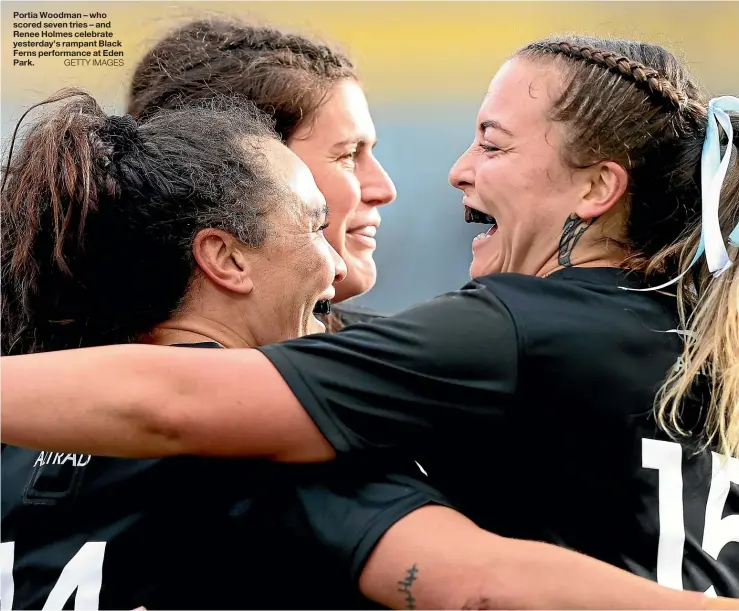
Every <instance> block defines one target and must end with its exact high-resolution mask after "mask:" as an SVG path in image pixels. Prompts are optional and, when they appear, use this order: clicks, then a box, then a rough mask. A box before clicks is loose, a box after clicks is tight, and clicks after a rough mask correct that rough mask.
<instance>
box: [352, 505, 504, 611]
mask: <svg viewBox="0 0 739 611" xmlns="http://www.w3.org/2000/svg"><path fill="white" fill-rule="evenodd" d="M501 541H503V539H501V538H500V537H497V536H495V535H493V534H491V533H489V532H487V531H484V530H482V529H480V528H478V527H477V526H476V525H475V524H474V523H473V522H471V521H470V520H468V519H467V518H465V517H464V516H463V515H461V514H460V513H457V512H456V511H454V510H453V509H449V508H447V507H439V506H427V507H422V508H420V509H417V510H416V511H414V512H413V513H410V514H409V515H407V516H406V517H405V518H403V519H402V520H400V521H398V522H397V523H396V524H395V525H393V526H392V527H391V528H390V529H389V530H388V531H387V533H386V534H385V536H384V537H383V538H382V539H381V540H380V542H379V543H378V544H377V547H376V548H375V550H374V552H373V553H372V556H371V557H370V559H369V560H368V562H367V564H366V566H365V568H364V571H363V572H362V576H361V578H360V582H359V585H360V589H361V591H362V593H363V594H364V595H365V596H366V597H367V598H370V599H372V600H374V601H375V602H378V603H380V604H382V605H385V606H388V607H390V608H392V609H464V608H470V607H468V606H467V605H469V604H470V602H471V601H474V600H476V599H477V598H479V597H481V596H482V594H483V593H485V592H490V591H495V589H496V587H495V579H496V575H495V572H494V571H492V570H491V567H492V562H491V559H492V558H493V555H494V552H495V548H496V545H497V544H498V543H499V542H501ZM483 583H484V584H485V588H483V587H482V584H483Z"/></svg>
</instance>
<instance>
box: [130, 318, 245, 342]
mask: <svg viewBox="0 0 739 611" xmlns="http://www.w3.org/2000/svg"><path fill="white" fill-rule="evenodd" d="M142 341H143V342H144V343H149V344H157V345H160V346H171V345H172V344H189V343H196V342H204V341H208V342H216V343H217V344H220V345H221V346H223V347H224V348H252V347H253V346H256V345H257V343H256V341H255V340H254V338H253V337H251V335H249V334H248V333H244V332H241V333H239V332H237V331H235V330H234V329H232V328H230V327H229V326H227V325H225V324H223V323H221V322H219V321H216V320H212V319H209V318H206V317H203V316H199V315H196V314H185V315H183V316H180V317H177V318H172V319H170V320H168V321H166V322H164V323H162V324H160V325H157V326H156V327H155V328H154V329H153V330H152V332H151V333H149V334H148V335H147V336H146V337H144V338H142Z"/></svg>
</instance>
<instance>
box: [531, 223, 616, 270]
mask: <svg viewBox="0 0 739 611" xmlns="http://www.w3.org/2000/svg"><path fill="white" fill-rule="evenodd" d="M608 224H609V223H608V219H606V221H605V222H602V223H593V222H590V223H587V222H585V221H583V220H582V219H580V218H579V217H577V216H575V215H573V216H571V217H570V218H569V219H568V222H567V223H565V227H564V230H563V232H562V236H561V238H560V242H559V248H558V249H557V252H556V253H553V254H552V256H551V257H549V259H548V260H547V261H546V262H545V263H544V265H542V266H541V268H540V269H539V271H538V272H537V274H536V275H537V276H541V277H544V278H545V277H546V276H549V275H550V274H553V273H554V272H556V271H559V270H561V269H567V268H568V267H622V266H623V262H624V261H625V260H626V251H625V250H624V248H623V246H622V245H621V244H620V243H619V242H617V241H616V240H613V239H609V238H608V237H607V234H606V230H608V231H612V229H611V228H610V227H608ZM610 224H611V225H612V224H613V223H610Z"/></svg>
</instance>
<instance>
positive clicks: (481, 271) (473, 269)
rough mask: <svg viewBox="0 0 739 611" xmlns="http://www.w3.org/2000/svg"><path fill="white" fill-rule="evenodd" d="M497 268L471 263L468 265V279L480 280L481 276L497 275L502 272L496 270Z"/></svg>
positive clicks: (478, 262) (479, 262)
mask: <svg viewBox="0 0 739 611" xmlns="http://www.w3.org/2000/svg"><path fill="white" fill-rule="evenodd" d="M496 267H497V266H491V265H485V264H484V263H482V262H481V261H475V260H473V261H472V264H471V265H470V278H481V277H482V276H489V275H490V274H497V273H500V272H501V271H503V270H502V269H497V268H496Z"/></svg>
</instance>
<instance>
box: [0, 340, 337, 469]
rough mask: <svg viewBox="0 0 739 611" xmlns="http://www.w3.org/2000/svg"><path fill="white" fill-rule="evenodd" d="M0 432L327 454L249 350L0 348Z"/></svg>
mask: <svg viewBox="0 0 739 611" xmlns="http://www.w3.org/2000/svg"><path fill="white" fill-rule="evenodd" d="M0 375H1V376H2V441H3V443H9V444H13V445H19V446H23V447H30V448H36V449H40V450H50V451H57V452H76V453H86V454H98V455H104V456H121V457H136V458H142V457H151V456H169V455H176V454H203V455H211V456H254V457H270V458H275V459H278V460H290V461H307V462H308V461H322V460H328V459H330V458H332V457H333V456H334V451H333V448H332V447H331V446H330V444H329V443H328V442H327V441H326V439H325V438H324V437H323V435H321V433H320V432H319V430H318V428H317V427H316V426H315V424H314V423H313V421H312V420H311V418H310V416H308V414H307V413H306V412H305V410H304V409H303V408H302V406H301V405H300V403H299V402H298V400H297V399H296V398H295V395H293V393H292V392H291V391H290V389H289V387H288V386H287V384H286V383H285V382H284V380H283V379H282V377H281V376H280V374H279V373H278V372H277V370H276V369H275V368H274V367H273V366H272V364H271V363H270V362H269V360H268V359H267V358H266V357H265V356H263V355H262V354H261V353H260V352H258V351H256V350H193V349H188V348H169V347H161V346H143V345H129V346H106V347H103V348H86V349H82V350H66V351H61V352H52V353H46V354H33V355H25V356H11V357H3V358H2V368H1V369H0Z"/></svg>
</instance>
